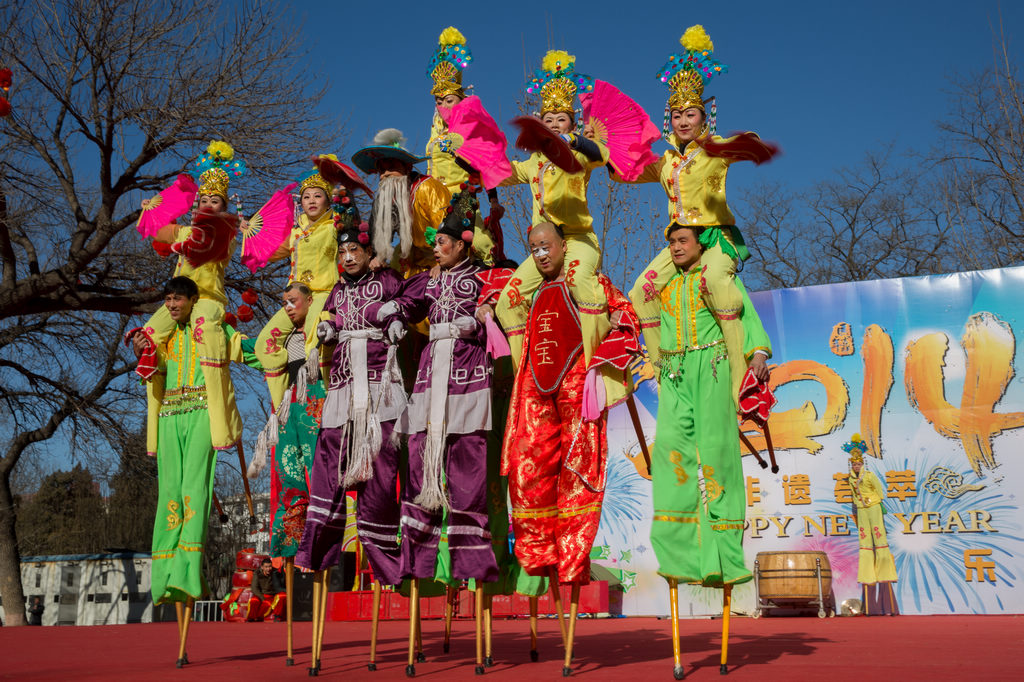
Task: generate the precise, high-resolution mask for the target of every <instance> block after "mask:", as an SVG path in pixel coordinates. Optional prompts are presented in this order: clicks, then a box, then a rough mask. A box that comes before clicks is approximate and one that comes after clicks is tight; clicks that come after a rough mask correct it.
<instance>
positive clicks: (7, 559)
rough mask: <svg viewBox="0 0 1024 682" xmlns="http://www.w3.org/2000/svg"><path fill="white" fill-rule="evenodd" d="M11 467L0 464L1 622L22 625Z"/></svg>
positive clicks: (23, 623)
mask: <svg viewBox="0 0 1024 682" xmlns="http://www.w3.org/2000/svg"><path fill="white" fill-rule="evenodd" d="M11 468H12V467H9V466H8V465H7V461H6V458H5V460H4V462H3V465H2V466H0V594H3V598H4V615H5V616H6V621H5V623H4V624H5V625H7V626H12V625H25V591H24V590H23V589H22V587H21V555H20V554H19V553H18V539H17V536H16V535H15V531H14V519H15V513H14V495H12V494H11Z"/></svg>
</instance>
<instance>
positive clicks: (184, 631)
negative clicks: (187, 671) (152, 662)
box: [175, 597, 195, 668]
mask: <svg viewBox="0 0 1024 682" xmlns="http://www.w3.org/2000/svg"><path fill="white" fill-rule="evenodd" d="M178 603H180V602H178ZM194 604H195V600H194V599H192V598H191V597H189V598H188V600H187V601H186V602H185V619H184V622H183V623H182V626H181V642H180V643H179V644H178V660H177V662H176V663H175V665H176V666H177V667H178V668H180V667H182V666H184V665H185V664H186V663H188V654H186V653H185V643H186V642H187V641H188V626H189V625H191V624H192V607H193V605H194Z"/></svg>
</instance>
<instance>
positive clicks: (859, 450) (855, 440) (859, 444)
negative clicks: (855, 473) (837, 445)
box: [843, 433, 868, 464]
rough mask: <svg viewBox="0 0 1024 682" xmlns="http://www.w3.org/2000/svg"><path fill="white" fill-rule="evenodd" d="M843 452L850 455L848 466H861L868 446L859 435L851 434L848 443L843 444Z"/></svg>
mask: <svg viewBox="0 0 1024 682" xmlns="http://www.w3.org/2000/svg"><path fill="white" fill-rule="evenodd" d="M843 450H846V452H848V453H850V464H863V463H864V453H865V452H867V451H868V444H867V443H865V442H864V440H863V439H861V437H860V434H859V433H855V434H853V437H852V438H850V442H849V443H844V444H843Z"/></svg>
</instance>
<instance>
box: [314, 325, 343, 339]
mask: <svg viewBox="0 0 1024 682" xmlns="http://www.w3.org/2000/svg"><path fill="white" fill-rule="evenodd" d="M316 338H318V339H320V343H331V342H333V341H335V340H337V338H338V330H337V329H335V328H334V325H333V324H331V323H330V322H328V321H327V320H321V321H320V323H319V324H318V325H317V326H316Z"/></svg>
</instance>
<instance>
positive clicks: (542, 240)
mask: <svg viewBox="0 0 1024 682" xmlns="http://www.w3.org/2000/svg"><path fill="white" fill-rule="evenodd" d="M565 250H566V244H565V240H564V239H562V238H561V237H559V236H558V232H556V231H555V229H554V227H552V226H551V224H550V223H541V224H540V225H537V226H536V227H534V228H533V229H532V230H530V255H532V256H533V262H534V263H535V264H536V265H537V269H538V270H540V274H541V275H542V276H543V277H544V279H546V280H553V279H555V278H556V277H558V276H559V275H561V274H562V266H563V265H565Z"/></svg>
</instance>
